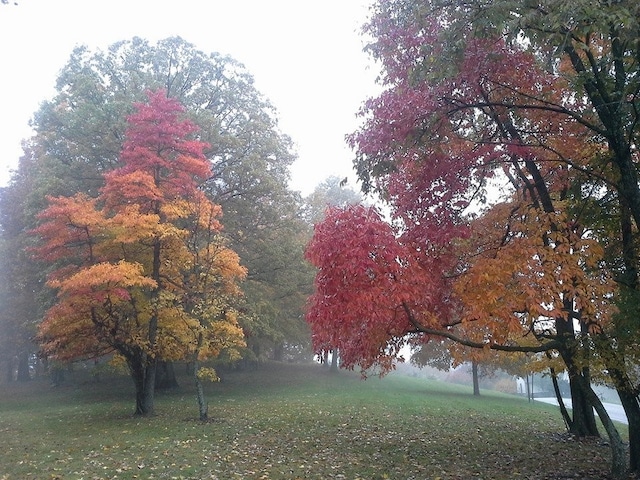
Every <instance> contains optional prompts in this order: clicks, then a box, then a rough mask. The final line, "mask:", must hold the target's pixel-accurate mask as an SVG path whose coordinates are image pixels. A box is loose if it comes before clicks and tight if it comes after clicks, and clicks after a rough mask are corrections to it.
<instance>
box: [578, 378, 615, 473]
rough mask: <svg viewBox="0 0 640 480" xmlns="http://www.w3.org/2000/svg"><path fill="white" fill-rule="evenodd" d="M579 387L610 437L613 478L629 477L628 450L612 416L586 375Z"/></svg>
mask: <svg viewBox="0 0 640 480" xmlns="http://www.w3.org/2000/svg"><path fill="white" fill-rule="evenodd" d="M577 384H578V387H579V388H580V390H582V391H583V393H584V399H585V400H586V403H588V404H591V405H592V406H593V408H595V410H596V412H597V413H598V416H599V417H600V421H601V422H602V425H603V426H604V429H605V430H606V432H607V436H608V437H609V444H610V446H611V475H612V477H613V478H616V479H622V478H627V452H626V448H625V446H624V443H623V442H622V438H620V433H619V432H618V430H617V429H616V427H615V425H614V424H613V422H612V421H611V417H609V414H608V413H607V409H606V408H604V405H603V404H602V402H601V401H600V399H599V398H598V396H597V395H596V394H595V392H594V391H593V389H592V388H591V385H590V384H589V383H588V382H587V381H586V380H585V378H584V377H580V378H579V379H578V381H577Z"/></svg>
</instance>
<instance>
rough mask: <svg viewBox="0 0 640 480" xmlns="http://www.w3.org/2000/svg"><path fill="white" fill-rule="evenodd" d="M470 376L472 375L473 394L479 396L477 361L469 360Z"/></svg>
mask: <svg viewBox="0 0 640 480" xmlns="http://www.w3.org/2000/svg"><path fill="white" fill-rule="evenodd" d="M471 376H472V377H473V395H474V396H475V397H479V396H480V379H479V378H478V362H476V361H473V362H471Z"/></svg>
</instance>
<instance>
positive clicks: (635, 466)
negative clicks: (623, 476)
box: [618, 390, 640, 473]
mask: <svg viewBox="0 0 640 480" xmlns="http://www.w3.org/2000/svg"><path fill="white" fill-rule="evenodd" d="M618 395H619V396H620V402H621V403H622V407H623V408H624V412H625V414H626V415H627V421H628V422H629V428H628V431H629V468H630V470H631V472H633V473H640V403H639V401H638V397H637V395H634V394H633V393H631V392H629V391H626V390H618Z"/></svg>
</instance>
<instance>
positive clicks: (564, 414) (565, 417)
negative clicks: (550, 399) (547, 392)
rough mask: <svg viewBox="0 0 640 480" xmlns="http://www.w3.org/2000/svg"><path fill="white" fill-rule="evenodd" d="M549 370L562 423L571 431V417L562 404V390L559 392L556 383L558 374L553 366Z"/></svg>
mask: <svg viewBox="0 0 640 480" xmlns="http://www.w3.org/2000/svg"><path fill="white" fill-rule="evenodd" d="M549 370H550V372H551V382H552V383H553V391H554V392H555V394H556V400H557V401H558V405H559V406H560V413H561V414H562V419H563V420H564V424H565V426H566V427H567V431H571V424H572V423H573V422H572V421H571V417H570V416H569V412H568V411H567V407H566V406H565V404H564V400H563V399H562V392H560V386H559V385H558V375H556V371H555V369H554V368H550V369H549Z"/></svg>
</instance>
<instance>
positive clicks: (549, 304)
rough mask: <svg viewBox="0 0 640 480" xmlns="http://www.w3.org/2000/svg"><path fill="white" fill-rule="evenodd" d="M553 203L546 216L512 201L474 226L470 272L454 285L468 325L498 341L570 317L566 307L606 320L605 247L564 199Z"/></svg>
mask: <svg viewBox="0 0 640 480" xmlns="http://www.w3.org/2000/svg"><path fill="white" fill-rule="evenodd" d="M555 206H556V207H557V210H556V211H554V212H551V213H546V212H543V211H540V210H539V209H536V208H533V207H531V206H530V205H528V204H527V203H524V202H523V203H522V204H518V203H517V202H515V201H514V202H513V203H511V204H507V203H505V204H503V205H500V206H499V208H497V209H495V210H494V211H490V212H489V213H488V214H487V215H485V216H484V217H479V218H478V219H477V220H476V221H475V223H474V225H473V228H474V232H473V236H472V237H471V238H470V239H469V240H467V241H466V242H465V245H464V248H465V249H466V251H467V252H470V253H467V258H466V269H465V271H464V273H463V274H462V275H459V276H458V277H457V278H456V281H455V284H454V290H455V293H456V294H457V296H458V297H459V298H460V299H461V300H462V302H463V311H462V319H463V321H464V322H466V324H467V327H466V328H469V329H472V330H473V331H484V332H485V334H488V335H489V338H491V339H493V340H494V341H497V340H496V339H506V338H509V336H510V335H511V336H512V337H513V336H514V335H516V336H517V337H521V336H522V334H524V333H526V332H528V331H529V330H530V329H531V328H537V326H538V325H539V324H541V322H544V321H546V320H554V319H557V318H567V317H568V315H570V312H569V311H568V310H567V302H568V305H570V308H572V309H575V311H580V314H581V316H582V318H583V319H584V320H585V321H587V320H589V321H593V320H596V321H598V322H606V321H607V318H608V316H609V315H610V308H609V307H607V306H606V304H607V303H608V301H607V298H608V294H609V292H611V291H612V287H611V281H610V279H609V278H607V277H606V275H604V274H603V273H602V272H601V270H600V269H599V268H596V267H597V266H598V265H599V263H600V262H601V261H602V255H603V250H602V247H601V246H600V245H599V244H598V243H597V242H596V241H594V240H593V239H592V238H590V237H589V235H588V232H584V231H583V230H581V229H580V227H579V226H578V225H574V224H573V223H572V221H571V220H570V219H569V218H568V215H567V213H566V212H565V210H563V208H565V207H566V205H565V204H564V202H556V203H555ZM473 245H475V247H474V248H470V247H471V246H473ZM463 324H464V323H463Z"/></svg>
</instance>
